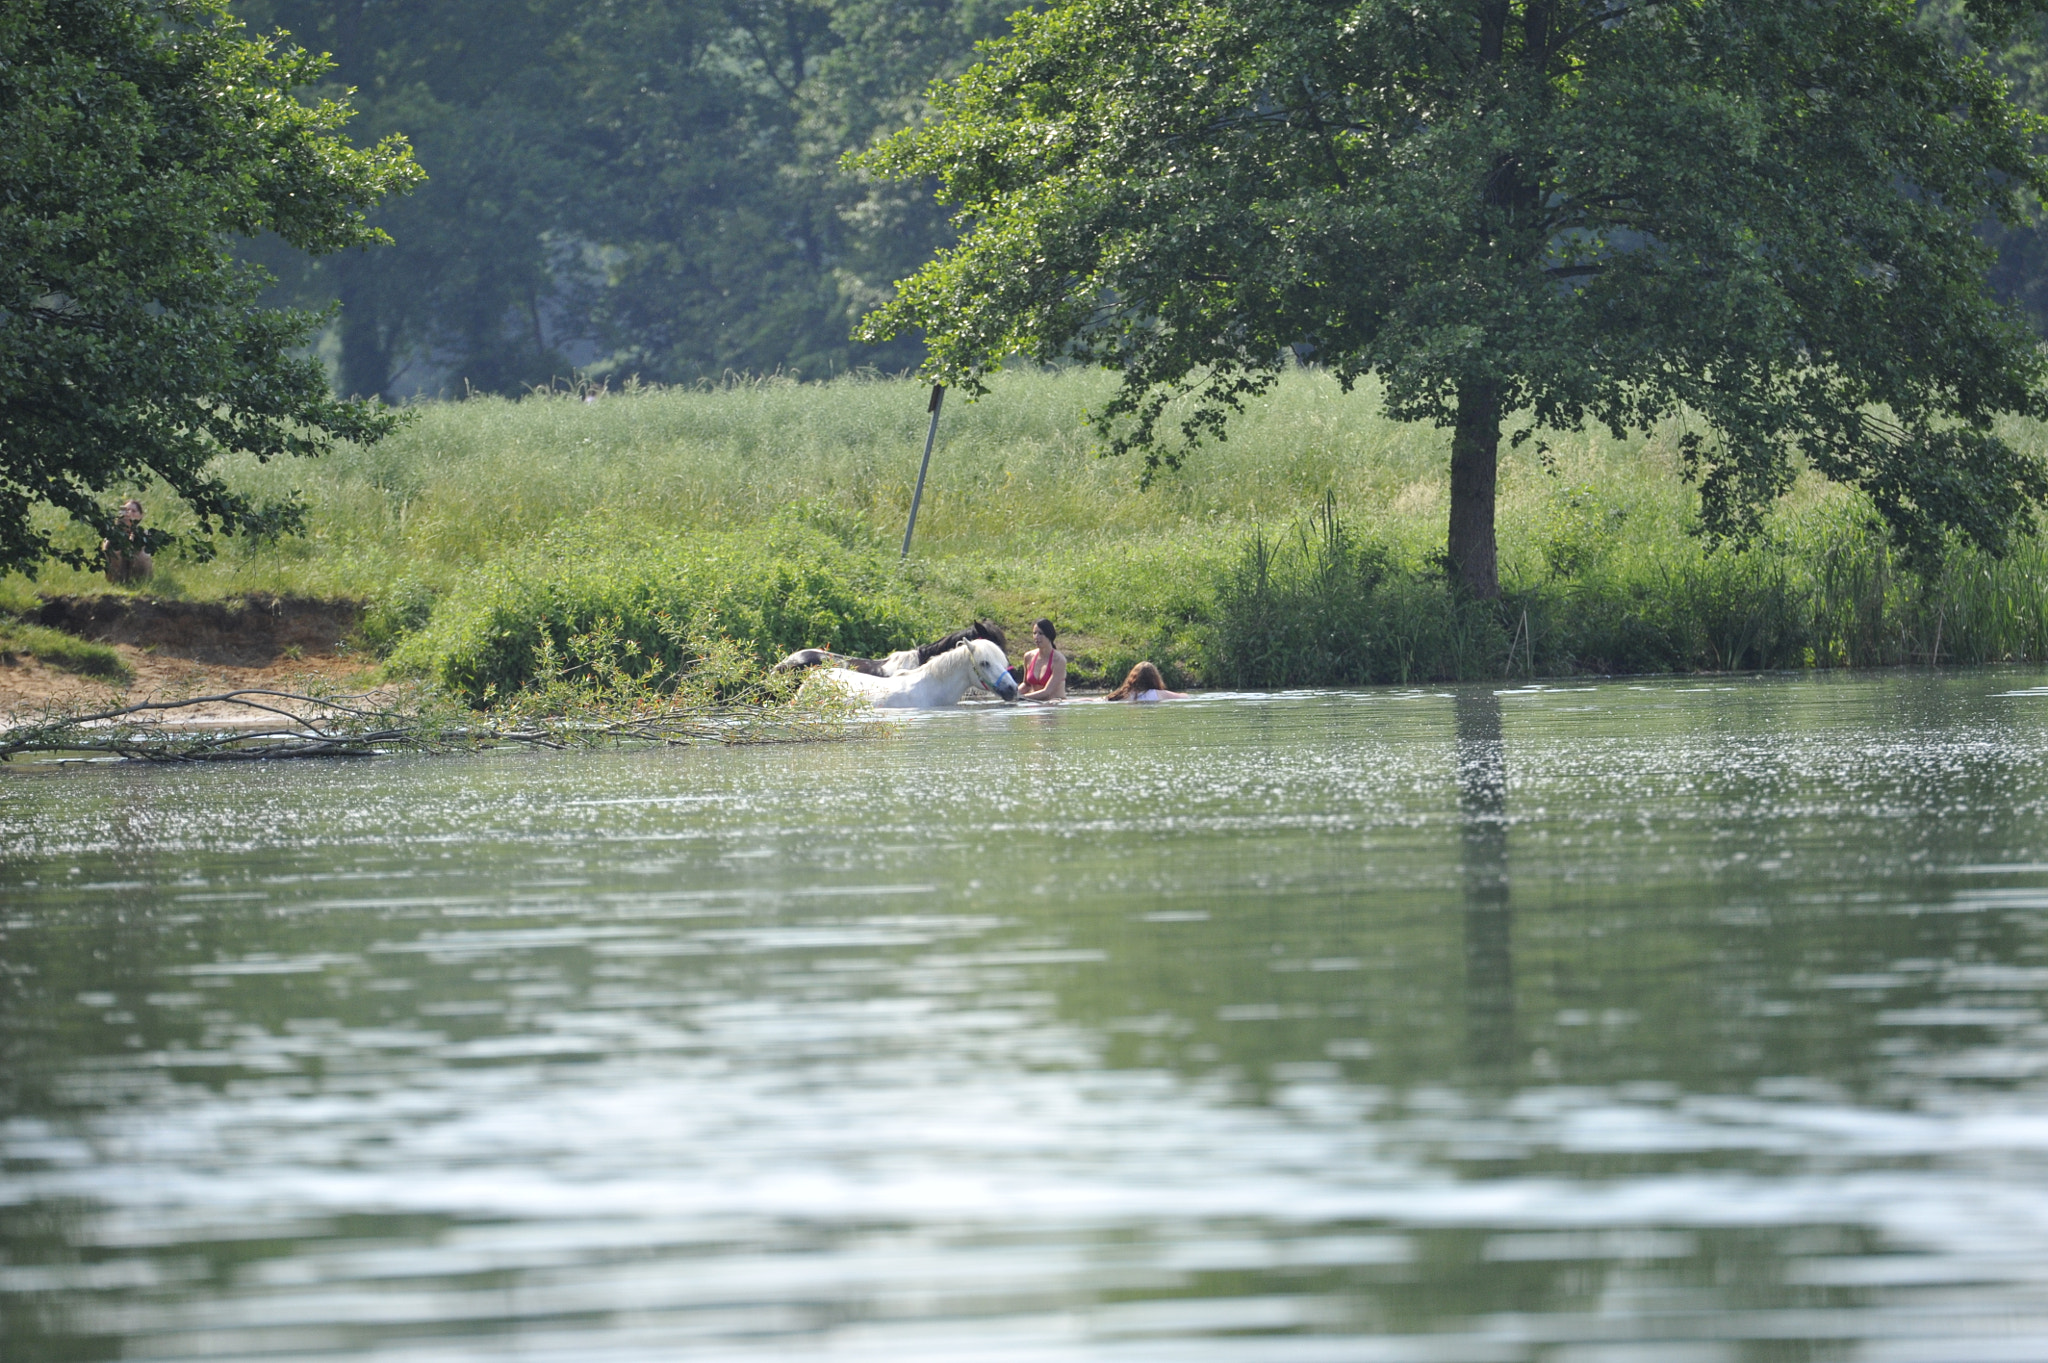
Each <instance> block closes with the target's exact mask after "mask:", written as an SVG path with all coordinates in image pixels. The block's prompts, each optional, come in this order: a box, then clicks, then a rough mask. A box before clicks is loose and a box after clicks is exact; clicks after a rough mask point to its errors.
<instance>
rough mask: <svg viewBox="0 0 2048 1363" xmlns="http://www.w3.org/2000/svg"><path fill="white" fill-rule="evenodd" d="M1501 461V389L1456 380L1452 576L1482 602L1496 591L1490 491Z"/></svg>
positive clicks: (1473, 381) (1497, 585)
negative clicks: (1456, 419) (1456, 414)
mask: <svg viewBox="0 0 2048 1363" xmlns="http://www.w3.org/2000/svg"><path fill="white" fill-rule="evenodd" d="M1499 463H1500V388H1499V386H1498V385H1496V384H1493V383H1490V382H1484V381H1481V380H1477V379H1467V380H1466V381H1465V382H1463V383H1461V384H1459V385H1458V425H1457V428H1456V429H1455V431H1453V433H1452V435H1451V538H1450V560H1451V576H1452V578H1453V579H1454V580H1455V581H1456V582H1457V583H1458V584H1459V585H1460V586H1462V587H1463V588H1464V589H1465V590H1466V591H1467V592H1470V593H1471V594H1472V595H1473V596H1475V597H1477V598H1479V599H1480V600H1482V601H1491V600H1492V599H1493V598H1495V597H1497V596H1499V595H1500V568H1499V561H1498V558H1497V556H1496V554H1495V552H1494V543H1493V490H1494V483H1495V480H1496V475H1497V474H1498V472H1499Z"/></svg>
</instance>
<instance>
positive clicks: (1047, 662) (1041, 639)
mask: <svg viewBox="0 0 2048 1363" xmlns="http://www.w3.org/2000/svg"><path fill="white" fill-rule="evenodd" d="M1058 637H1059V631H1058V630H1056V629H1054V628H1053V627H1052V621H1050V620H1040V621H1038V622H1037V623H1036V624H1034V625H1033V626H1032V627H1031V642H1032V644H1033V645H1034V647H1033V648H1032V650H1031V651H1030V652H1029V653H1027V654H1025V655H1024V686H1023V689H1022V690H1020V691H1018V692H1017V699H1018V700H1065V699H1066V698H1067V655H1066V654H1064V653H1062V652H1060V651H1059V650H1058V649H1057V648H1054V647H1053V641H1054V640H1055V639H1057V638H1058Z"/></svg>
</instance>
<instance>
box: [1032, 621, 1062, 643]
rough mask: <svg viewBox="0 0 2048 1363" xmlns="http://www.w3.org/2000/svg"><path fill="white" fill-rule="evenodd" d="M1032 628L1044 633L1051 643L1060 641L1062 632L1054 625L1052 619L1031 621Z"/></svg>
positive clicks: (1046, 639) (1047, 640)
mask: <svg viewBox="0 0 2048 1363" xmlns="http://www.w3.org/2000/svg"><path fill="white" fill-rule="evenodd" d="M1031 628H1033V629H1035V630H1037V631H1038V632H1039V633H1040V634H1043V635H1044V636H1045V641H1046V642H1047V643H1049V644H1056V643H1058V642H1059V641H1060V632H1059V631H1058V630H1056V629H1054V628H1053V627H1052V621H1050V620H1034V621H1032V622H1031Z"/></svg>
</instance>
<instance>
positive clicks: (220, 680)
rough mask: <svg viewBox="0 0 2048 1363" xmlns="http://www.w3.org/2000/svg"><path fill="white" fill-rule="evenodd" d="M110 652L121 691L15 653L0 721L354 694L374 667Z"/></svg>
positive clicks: (236, 716)
mask: <svg viewBox="0 0 2048 1363" xmlns="http://www.w3.org/2000/svg"><path fill="white" fill-rule="evenodd" d="M113 648H114V650H115V651H116V652H117V653H119V654H120V655H121V660H122V661H123V662H125V663H127V664H128V666H129V667H130V668H131V669H133V670H134V673H135V680H134V681H133V682H131V683H130V684H128V685H127V686H117V685H114V684H113V683H110V682H106V681H102V680H100V679H99V678H97V677H81V676H79V675H78V674H77V673H75V672H66V671H63V670H62V669H60V668H55V667H51V666H49V665H47V664H45V663H41V662H38V661H36V660H35V659H33V658H28V657H24V656H21V655H16V657H15V661H14V663H13V665H12V666H6V665H0V722H4V721H5V720H17V721H18V720H20V719H23V718H27V717H30V716H34V715H37V714H40V713H42V712H43V711H46V710H50V709H73V708H76V707H78V706H90V707H93V708H106V709H112V708H114V707H115V706H120V705H133V704H136V703H137V702H140V701H148V700H180V699H183V698H185V697H187V696H200V695H212V694H217V693H219V692H223V691H236V690H242V689H247V688H262V689H267V690H277V691H304V690H306V689H307V688H308V686H309V685H313V686H324V687H326V688H328V689H335V688H339V689H341V690H344V691H357V692H360V691H366V690H369V689H370V686H369V678H370V677H371V676H372V675H373V674H374V672H375V670H376V665H375V663H374V662H371V661H370V660H367V659H365V658H362V657H359V656H358V657H350V656H346V655H325V656H318V657H304V658H295V659H284V658H280V659H277V660H275V661H273V662H270V663H266V664H263V665H262V666H258V667H236V666H232V665H230V664H225V663H203V662H195V661H193V660H192V659H190V658H172V657H164V656H162V655H159V654H156V653H152V652H149V651H147V650H144V649H140V648H136V647H134V646H133V645H130V644H115V645H113ZM182 717H187V718H191V719H204V720H208V721H212V722H221V721H234V720H257V719H260V718H262V712H260V711H256V710H248V709H243V708H241V707H231V706H218V705H216V706H203V707H200V708H199V709H198V710H196V711H191V712H187V715H186V716H182Z"/></svg>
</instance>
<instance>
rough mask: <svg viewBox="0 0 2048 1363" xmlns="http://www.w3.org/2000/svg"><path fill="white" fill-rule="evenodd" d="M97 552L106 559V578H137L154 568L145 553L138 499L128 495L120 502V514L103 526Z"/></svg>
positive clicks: (144, 535)
mask: <svg viewBox="0 0 2048 1363" xmlns="http://www.w3.org/2000/svg"><path fill="white" fill-rule="evenodd" d="M100 553H101V555H103V556H104V557H105V559H106V561H107V581H109V582H114V583H121V582H140V581H142V579H144V578H146V577H148V576H149V575H150V573H151V572H152V571H154V570H155V568H156V560H155V559H153V558H151V557H150V554H149V537H148V535H147V534H145V533H144V532H143V529H142V503H141V502H138V501H136V500H135V499H134V498H133V497H130V498H129V499H128V500H127V501H125V502H123V503H121V514H120V515H119V516H116V517H115V518H114V523H113V524H112V525H111V526H108V527H107V537H106V538H105V539H103V540H101V541H100Z"/></svg>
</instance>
